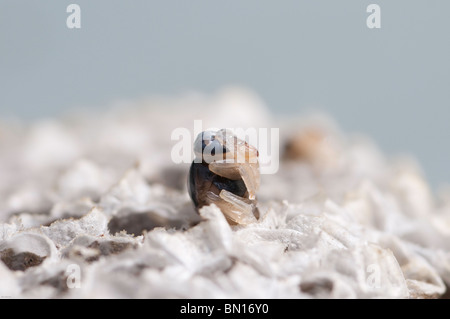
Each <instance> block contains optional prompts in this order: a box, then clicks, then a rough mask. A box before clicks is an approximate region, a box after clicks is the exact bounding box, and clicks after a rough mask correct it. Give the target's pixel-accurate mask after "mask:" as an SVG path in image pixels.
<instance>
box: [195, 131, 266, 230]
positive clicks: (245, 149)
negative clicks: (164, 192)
mask: <svg viewBox="0 0 450 319" xmlns="http://www.w3.org/2000/svg"><path fill="white" fill-rule="evenodd" d="M194 152H195V155H196V159H195V160H194V161H193V163H192V165H191V168H190V171H189V181H188V189H189V195H190V196H191V198H192V201H193V202H194V204H195V206H196V208H197V209H199V208H201V207H203V206H205V205H210V204H215V205H216V206H217V207H219V208H220V210H221V211H222V213H223V214H224V215H225V217H226V219H227V221H228V223H230V224H232V225H234V224H243V225H245V224H249V223H251V222H254V221H256V219H257V218H259V211H258V208H257V207H256V191H257V190H258V188H259V163H258V150H257V149H256V148H254V147H253V146H251V145H249V144H248V143H246V142H245V141H243V140H240V139H238V138H237V137H236V136H234V135H233V134H232V132H230V131H228V130H224V129H223V130H219V131H217V132H212V131H205V132H202V133H200V134H199V135H198V136H197V139H196V141H195V142H194Z"/></svg>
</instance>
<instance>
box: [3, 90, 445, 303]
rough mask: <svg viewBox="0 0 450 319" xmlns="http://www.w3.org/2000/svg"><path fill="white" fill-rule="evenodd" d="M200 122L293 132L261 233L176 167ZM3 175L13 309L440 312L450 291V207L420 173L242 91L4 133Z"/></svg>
mask: <svg viewBox="0 0 450 319" xmlns="http://www.w3.org/2000/svg"><path fill="white" fill-rule="evenodd" d="M194 119H202V120H203V125H204V127H203V129H206V128H209V127H216V128H222V127H223V128H236V127H243V128H247V127H251V126H252V127H268V128H270V127H278V128H280V137H281V145H280V146H281V148H280V153H281V158H282V160H281V162H280V169H279V171H278V173H277V174H274V175H262V179H261V188H260V191H259V192H258V205H259V206H258V208H259V210H260V214H261V218H260V219H259V220H258V221H257V222H255V223H252V224H249V225H247V226H230V225H229V224H228V223H227V222H226V220H225V218H224V216H223V214H222V213H221V212H220V210H219V209H218V208H217V207H215V206H213V205H212V206H206V207H203V208H202V209H201V210H200V215H198V214H196V212H195V211H194V207H193V205H192V202H191V200H190V198H189V196H188V195H187V191H186V175H187V172H188V169H189V164H188V163H185V164H178V165H177V164H174V163H173V161H171V159H170V153H171V148H172V146H173V145H174V143H175V142H173V141H172V142H171V140H170V137H171V132H172V131H173V129H175V128H177V127H185V128H188V129H189V130H191V131H192V130H193V120H194ZM193 138H194V136H192V141H193ZM0 176H2V178H1V179H0V257H1V261H2V262H0V278H1V282H2V284H1V285H0V295H1V296H11V297H13V298H72V297H73V298H100V297H101V298H107V297H110V298H122V297H123V298H167V297H175V298H177V297H180V298H229V297H233V298H372V297H383V298H437V297H440V296H442V295H443V294H444V293H445V291H446V286H448V285H449V284H450V195H449V194H448V193H447V194H446V193H445V192H442V194H441V195H440V197H437V196H435V195H434V194H432V192H431V191H430V190H429V187H428V185H427V183H426V181H425V180H424V179H423V177H422V175H421V173H420V170H419V169H418V166H417V164H415V163H414V161H413V160H412V159H410V158H402V159H391V158H386V157H385V156H383V154H381V153H380V152H379V151H378V150H377V148H376V147H375V146H374V145H373V144H371V143H370V141H368V140H367V139H364V138H362V137H358V136H352V135H349V134H344V133H342V132H340V130H339V129H338V128H336V125H334V124H333V123H332V121H330V120H329V119H328V118H326V117H324V116H311V117H303V118H290V119H282V118H278V119H274V118H273V116H272V115H271V114H270V113H269V112H268V111H267V110H266V109H265V108H264V106H263V104H262V103H261V101H260V100H259V99H258V98H257V97H255V96H254V95H252V94H251V93H249V92H246V91H243V90H240V89H230V90H225V91H223V92H220V93H218V94H216V95H214V96H203V95H200V94H191V95H187V96H183V97H180V98H173V99H152V100H146V101H137V102H136V101H134V102H130V103H125V102H124V103H123V104H121V105H117V107H115V108H114V109H112V110H109V111H107V112H106V111H105V112H98V113H94V112H92V111H89V112H85V113H82V114H76V115H73V116H71V117H70V118H61V119H50V120H45V121H36V122H34V123H32V124H30V125H26V126H25V125H23V124H21V123H20V122H15V123H12V122H8V123H4V124H0ZM74 265H75V268H73V267H74ZM73 269H78V270H79V272H78V273H77V274H78V277H76V278H75V279H74V277H73V276H74V274H75V273H74V272H71V270H73ZM78 279H79V285H78V286H76V287H75V288H73V285H70V283H73V280H78Z"/></svg>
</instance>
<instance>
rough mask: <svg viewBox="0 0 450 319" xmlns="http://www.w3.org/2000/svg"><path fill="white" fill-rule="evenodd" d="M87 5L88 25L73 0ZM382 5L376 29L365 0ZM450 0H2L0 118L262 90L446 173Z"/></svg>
mask: <svg viewBox="0 0 450 319" xmlns="http://www.w3.org/2000/svg"><path fill="white" fill-rule="evenodd" d="M70 3H76V4H78V5H80V7H81V29H68V28H67V27H66V18H67V17H68V15H69V13H66V7H67V6H68V5H69V4H70ZM370 3H376V4H379V5H380V7H381V29H368V28H367V26H366V18H367V16H368V15H369V13H366V7H367V6H368V5H369V4H370ZM449 12H450V1H444V0H429V1H425V0H423V1H411V0H396V1H380V0H378V1H375V0H374V1H362V0H347V1H334V0H327V1H324V0H321V1H309V0H308V1H306V0H303V1H301V0H283V1H274V0H270V1H266V0H245V1H240V0H227V1H211V0H190V1H186V0H178V1H174V0H164V1H163V0H160V1H148V0H146V1H143V0H133V1H125V0H120V1H118V0H115V1H113V0H95V1H84V0H77V1H54V0H40V1H32V0H26V1H25V0H23V1H20V2H18V1H13V0H1V1H0V117H1V119H8V118H14V117H19V118H22V119H25V120H33V119H36V118H42V117H47V116H56V115H61V114H64V113H65V112H67V111H68V110H70V109H75V108H78V107H83V108H89V107H92V108H94V107H96V108H98V107H107V106H108V105H109V104H110V103H111V102H112V101H114V100H116V99H134V98H141V97H146V96H151V95H152V94H158V95H177V94H180V93H183V92H185V91H188V90H199V91H203V92H206V93H209V92H214V91H216V90H217V89H219V88H221V87H223V86H228V85H242V86H245V87H247V88H250V89H252V90H254V91H255V92H256V93H257V94H259V95H260V96H261V97H262V98H263V100H264V101H265V102H266V103H267V105H268V106H269V107H270V109H271V110H272V111H273V112H274V113H278V114H291V113H299V112H300V113H301V112H304V111H305V110H311V109H319V110H323V111H325V112H328V113H329V114H330V115H332V116H333V117H334V118H335V119H336V120H337V122H338V123H339V124H340V126H341V127H342V128H343V129H344V130H346V131H351V132H362V133H364V134H367V135H369V136H371V137H372V138H373V139H374V140H375V141H376V143H378V145H379V146H380V147H381V148H382V149H383V150H384V151H385V152H387V153H390V154H395V153H408V154H412V155H414V156H415V157H417V158H418V160H419V162H420V163H421V164H422V167H423V168H424V171H425V174H426V176H427V178H428V180H429V181H430V182H431V184H432V185H433V187H437V186H439V185H441V184H442V183H447V182H449V181H450V169H449V168H448V164H450V147H449V141H448V139H449V137H450V126H449V125H448V122H449V118H450V79H449V75H450V59H449V57H450V36H449V35H450V33H449V31H450V19H449V18H448V16H449Z"/></svg>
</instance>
